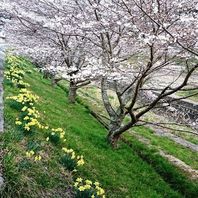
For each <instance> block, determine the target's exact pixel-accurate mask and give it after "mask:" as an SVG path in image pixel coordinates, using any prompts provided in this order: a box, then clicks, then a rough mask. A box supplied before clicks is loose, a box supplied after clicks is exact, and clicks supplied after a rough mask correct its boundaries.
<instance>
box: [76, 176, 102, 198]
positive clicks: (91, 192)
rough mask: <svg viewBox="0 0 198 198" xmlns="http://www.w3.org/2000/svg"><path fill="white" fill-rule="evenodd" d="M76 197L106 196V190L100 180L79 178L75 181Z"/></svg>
mask: <svg viewBox="0 0 198 198" xmlns="http://www.w3.org/2000/svg"><path fill="white" fill-rule="evenodd" d="M74 188H75V191H76V198H83V197H86V198H105V191H104V189H103V188H101V186H100V183H99V182H92V181H91V180H83V179H82V178H77V179H76V182H75V183H74Z"/></svg>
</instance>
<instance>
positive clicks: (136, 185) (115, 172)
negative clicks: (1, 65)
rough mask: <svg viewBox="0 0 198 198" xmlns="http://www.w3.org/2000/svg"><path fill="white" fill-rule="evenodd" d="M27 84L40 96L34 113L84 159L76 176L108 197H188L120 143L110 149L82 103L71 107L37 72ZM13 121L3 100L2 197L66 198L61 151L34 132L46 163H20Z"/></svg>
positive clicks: (23, 143)
mask: <svg viewBox="0 0 198 198" xmlns="http://www.w3.org/2000/svg"><path fill="white" fill-rule="evenodd" d="M30 68H31V67H30ZM25 82H28V83H29V84H30V85H31V90H32V91H33V92H34V93H35V94H37V95H38V96H39V97H40V100H39V102H38V104H37V108H38V109H39V111H40V112H42V120H43V121H45V123H48V124H49V125H50V126H52V127H62V128H63V129H64V130H65V131H66V134H67V143H68V146H69V147H71V148H73V149H74V150H75V151H76V152H78V153H80V154H83V155H84V157H85V160H86V164H85V166H84V167H83V168H81V170H80V171H79V174H80V175H81V176H82V177H85V178H89V179H92V180H98V181H99V182H100V183H101V184H102V186H103V187H104V189H106V192H107V197H112V198H117V197H118V198H119V197H120V198H127V197H128V198H145V197H147V198H149V197H150V198H155V197H156V198H160V197H161V198H162V197H167V198H172V197H174V198H176V197H190V196H188V195H184V194H183V195H182V193H184V192H183V191H181V193H179V192H178V191H177V190H174V189H176V188H173V185H170V184H169V182H168V181H167V180H164V179H163V177H161V175H160V174H159V173H158V172H157V171H156V169H155V168H154V167H153V166H152V165H151V164H150V163H148V162H147V161H146V160H144V159H143V158H142V157H141V156H139V154H138V153H137V152H136V150H135V149H134V148H132V147H130V146H129V145H127V144H125V143H120V145H119V149H116V150H113V149H112V148H111V147H110V146H109V145H108V144H107V143H106V141H105V137H106V134H107V132H106V130H105V129H104V127H103V126H102V125H100V124H99V123H98V122H97V121H96V120H95V119H94V118H93V117H92V116H91V115H90V113H89V110H88V109H87V108H85V107H84V106H82V105H80V104H75V105H71V104H69V103H68V100H67V97H66V93H65V92H64V91H63V90H62V89H61V88H60V87H55V88H52V87H51V83H50V82H49V81H48V80H46V79H43V78H42V75H41V74H40V73H38V72H37V71H36V70H34V69H33V70H32V73H28V74H27V75H26V78H25ZM16 93H17V90H16V89H14V88H12V87H10V86H9V85H7V84H6V83H5V97H6V96H8V95H9V96H10V95H15V94H16ZM16 116H17V112H16V111H14V110H13V109H12V108H11V107H10V103H9V101H7V100H5V125H6V130H5V133H4V134H3V135H1V137H0V138H1V141H2V142H3V145H2V147H3V149H4V150H5V156H4V160H3V167H4V174H5V178H6V184H7V185H6V188H5V190H4V191H3V192H2V195H1V197H5V198H8V197H9V198H12V197H20V198H23V197H24V198H26V197H27V198H28V197H54V198H55V197H56V198H58V197H67V195H66V194H67V192H66V191H67V186H68V185H69V184H70V176H69V174H68V173H65V172H64V171H63V170H62V168H61V165H60V163H58V159H59V148H56V147H54V146H52V145H50V146H47V145H43V143H42V142H43V140H44V137H43V134H42V132H39V131H37V132H36V134H34V135H33V136H32V137H31V136H30V137H29V138H28V139H29V140H28V141H33V142H34V143H33V144H37V143H38V144H39V145H40V146H41V147H42V148H43V149H44V148H45V152H46V153H47V156H46V159H43V160H42V161H41V163H38V164H37V163H31V162H29V161H27V160H24V157H23V156H24V154H25V149H26V148H27V138H26V137H24V136H23V134H22V133H21V132H20V131H19V130H17V128H16V127H15V125H14V120H15V118H16ZM182 187H183V186H182ZM192 188H193V190H194V189H195V187H194V186H192ZM64 189H65V192H64ZM178 189H179V188H178ZM193 190H192V191H193ZM6 196H7V197H6ZM191 197H193V194H192V196H191Z"/></svg>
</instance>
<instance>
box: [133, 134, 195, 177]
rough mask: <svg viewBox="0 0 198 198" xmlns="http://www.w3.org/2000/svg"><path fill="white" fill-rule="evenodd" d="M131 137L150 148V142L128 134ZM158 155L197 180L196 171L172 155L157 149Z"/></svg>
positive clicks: (136, 135) (141, 137) (137, 135)
mask: <svg viewBox="0 0 198 198" xmlns="http://www.w3.org/2000/svg"><path fill="white" fill-rule="evenodd" d="M130 134H131V135H133V136H134V137H135V138H137V139H138V140H139V141H140V142H142V143H144V144H146V145H148V146H150V145H152V144H151V142H150V140H149V139H147V138H145V137H143V136H141V135H139V134H137V133H135V132H133V133H130ZM158 151H159V154H160V155H161V156H162V157H164V158H166V159H167V160H168V161H169V162H171V163H172V164H173V165H174V166H176V167H178V168H180V169H181V170H182V171H184V172H185V173H186V174H187V175H188V176H189V177H190V178H191V179H198V170H195V169H193V168H192V167H191V166H189V165H187V164H186V163H185V162H183V161H182V160H180V159H178V158H176V157H174V156H173V155H170V154H167V153H166V152H165V151H163V150H161V149H158Z"/></svg>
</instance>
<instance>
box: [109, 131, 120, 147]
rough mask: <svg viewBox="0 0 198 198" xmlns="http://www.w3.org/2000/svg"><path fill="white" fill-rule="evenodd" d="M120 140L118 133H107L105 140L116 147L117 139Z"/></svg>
mask: <svg viewBox="0 0 198 198" xmlns="http://www.w3.org/2000/svg"><path fill="white" fill-rule="evenodd" d="M119 140H120V135H112V134H109V135H108V136H107V142H108V143H109V144H110V145H111V146H112V147H113V148H117V147H118V141H119Z"/></svg>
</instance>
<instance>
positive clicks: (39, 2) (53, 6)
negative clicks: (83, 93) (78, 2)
mask: <svg viewBox="0 0 198 198" xmlns="http://www.w3.org/2000/svg"><path fill="white" fill-rule="evenodd" d="M71 2H72V1H69V0H68V1H60V4H57V2H56V1H44V0H34V1H9V0H8V1H6V3H5V4H4V5H3V8H4V9H5V10H6V11H7V12H8V13H10V15H11V16H12V20H11V21H10V23H8V24H7V26H6V28H5V29H6V31H7V33H8V34H7V40H8V42H9V43H10V45H11V46H12V47H15V48H16V51H17V53H21V54H23V55H27V56H29V57H31V58H32V59H33V60H34V61H35V62H36V63H37V64H38V65H40V66H41V67H42V70H43V71H45V72H47V73H50V76H51V77H52V79H53V82H54V83H56V82H58V81H59V80H62V79H65V80H67V81H69V101H70V102H72V103H73V102H75V98H76V92H77V89H78V88H80V87H82V86H85V85H87V84H89V83H90V82H91V80H93V79H95V78H96V77H98V76H99V75H101V71H100V69H98V68H96V67H95V66H94V65H93V64H92V62H91V61H90V60H91V57H92V56H93V55H92V52H91V51H90V48H92V44H91V43H90V42H89V41H88V40H87V39H86V36H85V35H84V33H83V32H82V31H81V30H80V29H79V28H78V25H76V20H75V15H76V14H78V13H77V12H76V11H75V9H74V8H72V4H71ZM30 8H31V9H30Z"/></svg>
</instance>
